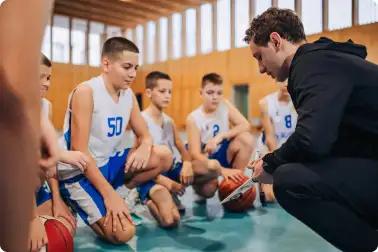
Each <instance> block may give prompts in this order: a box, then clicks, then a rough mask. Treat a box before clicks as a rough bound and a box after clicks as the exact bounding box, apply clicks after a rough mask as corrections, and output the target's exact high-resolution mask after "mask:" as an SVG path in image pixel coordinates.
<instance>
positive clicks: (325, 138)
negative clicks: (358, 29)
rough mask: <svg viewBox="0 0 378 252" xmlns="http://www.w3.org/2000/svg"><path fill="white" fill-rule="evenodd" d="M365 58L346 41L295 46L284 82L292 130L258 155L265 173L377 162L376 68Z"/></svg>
mask: <svg viewBox="0 0 378 252" xmlns="http://www.w3.org/2000/svg"><path fill="white" fill-rule="evenodd" d="M366 55H367V53H366V48H365V46H362V45H357V44H354V43H353V42H352V41H351V40H349V41H348V42H345V43H339V42H334V41H332V40H330V39H328V38H320V39H319V40H318V41H316V42H314V43H308V44H305V45H303V46H301V47H299V48H298V50H297V52H296V54H295V56H294V58H293V60H292V63H291V66H290V73H289V80H288V91H289V93H290V96H291V98H292V100H293V104H294V106H295V109H296V110H297V113H298V122H297V126H296V129H295V132H294V133H293V134H292V135H291V136H290V137H289V139H288V140H287V141H286V143H284V144H283V145H282V146H281V148H279V149H277V150H276V151H274V152H273V153H270V154H267V155H266V156H264V158H263V160H264V169H265V171H267V172H269V173H273V172H274V170H275V169H276V168H277V167H278V166H280V165H282V164H285V163H293V162H313V161H317V160H320V159H323V158H327V157H359V158H369V159H378V66H377V65H375V64H373V63H371V62H368V61H366V60H365V57H366Z"/></svg>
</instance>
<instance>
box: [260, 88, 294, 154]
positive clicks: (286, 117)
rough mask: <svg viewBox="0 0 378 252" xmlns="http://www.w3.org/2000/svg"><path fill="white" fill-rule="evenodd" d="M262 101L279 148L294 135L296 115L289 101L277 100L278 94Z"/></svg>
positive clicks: (273, 94)
mask: <svg viewBox="0 0 378 252" xmlns="http://www.w3.org/2000/svg"><path fill="white" fill-rule="evenodd" d="M264 99H265V101H266V104H267V106H268V115H269V117H270V119H271V121H272V124H273V127H274V131H275V135H276V139H277V144H278V146H277V147H278V148H279V147H280V146H281V145H282V144H283V143H284V142H286V140H287V139H288V138H289V136H290V135H291V134H293V133H294V131H295V127H296V125H297V118H298V114H297V112H296V111H295V108H294V106H293V103H292V101H291V100H290V102H288V103H284V102H280V101H279V100H278V92H275V93H272V94H270V95H268V96H266V97H265V98H264Z"/></svg>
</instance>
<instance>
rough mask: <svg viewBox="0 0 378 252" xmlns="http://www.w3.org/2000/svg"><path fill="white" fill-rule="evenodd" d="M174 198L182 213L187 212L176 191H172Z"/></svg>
mask: <svg viewBox="0 0 378 252" xmlns="http://www.w3.org/2000/svg"><path fill="white" fill-rule="evenodd" d="M172 199H173V202H174V203H175V205H176V206H177V209H178V210H179V212H180V213H185V206H184V205H183V204H182V202H181V200H180V199H179V197H178V195H177V194H176V193H172Z"/></svg>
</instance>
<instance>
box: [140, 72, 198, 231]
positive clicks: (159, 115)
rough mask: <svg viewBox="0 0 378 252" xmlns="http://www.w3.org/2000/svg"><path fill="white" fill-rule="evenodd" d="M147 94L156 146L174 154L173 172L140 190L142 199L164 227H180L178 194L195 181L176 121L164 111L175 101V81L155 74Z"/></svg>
mask: <svg viewBox="0 0 378 252" xmlns="http://www.w3.org/2000/svg"><path fill="white" fill-rule="evenodd" d="M145 83H146V95H147V97H148V98H149V99H150V101H151V103H150V105H149V106H148V107H147V108H146V109H145V110H144V111H143V112H142V115H143V117H144V119H145V120H146V123H147V126H148V128H149V131H150V134H151V135H152V138H153V141H154V144H160V145H165V146H167V147H168V148H169V149H170V151H171V152H172V154H173V158H174V163H173V165H172V167H171V169H170V170H169V171H167V172H165V173H163V174H162V175H159V176H158V177H157V178H156V179H155V180H150V181H148V182H146V183H144V184H142V185H140V186H139V187H138V192H139V197H140V199H141V200H142V202H144V203H146V204H147V206H148V208H149V209H150V211H151V213H152V215H153V216H154V217H155V218H156V220H157V221H158V223H159V225H160V226H162V227H173V226H177V224H178V223H179V221H180V214H179V209H178V208H177V206H176V204H175V202H179V201H178V198H177V194H178V195H182V194H183V192H184V189H185V186H188V185H190V184H192V182H193V170H192V164H191V162H190V160H191V158H190V154H189V152H188V151H187V150H186V149H185V146H184V144H183V143H182V141H181V139H180V136H179V132H178V130H177V128H176V126H175V123H174V121H173V120H172V118H170V117H169V116H168V115H166V114H165V113H164V112H163V109H164V108H166V107H167V106H168V105H169V103H170V102H171V95H172V80H171V78H170V77H169V75H167V74H165V73H162V72H157V71H155V72H151V73H149V74H148V75H147V77H146V82H145Z"/></svg>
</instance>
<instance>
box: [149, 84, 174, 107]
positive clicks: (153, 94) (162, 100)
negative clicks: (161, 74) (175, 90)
mask: <svg viewBox="0 0 378 252" xmlns="http://www.w3.org/2000/svg"><path fill="white" fill-rule="evenodd" d="M146 94H147V96H148V97H149V98H150V99H151V102H152V103H153V104H154V105H155V106H156V107H158V108H159V109H164V108H166V107H168V105H169V103H170V102H171V99H172V81H170V80H166V79H158V80H157V82H156V87H154V88H152V89H147V90H146Z"/></svg>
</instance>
